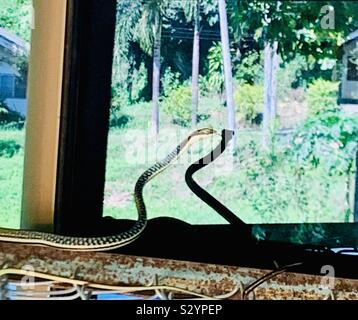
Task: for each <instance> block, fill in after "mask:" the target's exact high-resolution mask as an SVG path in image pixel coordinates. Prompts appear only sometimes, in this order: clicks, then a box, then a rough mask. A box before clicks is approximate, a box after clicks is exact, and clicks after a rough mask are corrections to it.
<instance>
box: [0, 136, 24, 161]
mask: <svg viewBox="0 0 358 320" xmlns="http://www.w3.org/2000/svg"><path fill="white" fill-rule="evenodd" d="M20 149H21V146H20V145H19V144H17V143H16V141H14V140H0V157H4V158H12V157H13V156H14V155H15V154H17V153H18V152H19V150H20Z"/></svg>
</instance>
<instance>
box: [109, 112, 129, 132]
mask: <svg viewBox="0 0 358 320" xmlns="http://www.w3.org/2000/svg"><path fill="white" fill-rule="evenodd" d="M132 120H133V117H132V116H129V115H126V114H123V113H122V112H121V111H120V110H118V109H114V108H112V109H111V113H110V119H109V127H110V128H112V129H113V128H119V129H123V128H125V127H127V126H128V124H129V123H130V122H131V121H132Z"/></svg>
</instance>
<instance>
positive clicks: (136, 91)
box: [131, 62, 148, 103]
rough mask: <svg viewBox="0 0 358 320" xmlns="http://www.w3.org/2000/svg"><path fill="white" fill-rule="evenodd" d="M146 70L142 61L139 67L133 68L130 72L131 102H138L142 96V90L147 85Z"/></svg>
mask: <svg viewBox="0 0 358 320" xmlns="http://www.w3.org/2000/svg"><path fill="white" fill-rule="evenodd" d="M147 74H148V71H147V69H146V67H145V64H144V62H142V63H141V64H140V66H139V69H134V71H133V73H132V76H131V78H132V86H131V103H133V102H139V101H140V100H141V97H142V93H143V90H144V89H145V87H146V86H147V83H148V77H147Z"/></svg>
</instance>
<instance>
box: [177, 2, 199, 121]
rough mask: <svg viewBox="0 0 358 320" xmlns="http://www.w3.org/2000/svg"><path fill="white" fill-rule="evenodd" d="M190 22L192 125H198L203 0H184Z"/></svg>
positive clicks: (185, 10) (184, 7)
mask: <svg viewBox="0 0 358 320" xmlns="http://www.w3.org/2000/svg"><path fill="white" fill-rule="evenodd" d="M182 6H183V9H184V13H185V16H186V18H187V21H188V22H194V35H193V60H192V120H191V123H192V127H193V128H196V127H197V125H198V109H199V71H200V23H201V21H200V7H201V0H194V1H187V0H182Z"/></svg>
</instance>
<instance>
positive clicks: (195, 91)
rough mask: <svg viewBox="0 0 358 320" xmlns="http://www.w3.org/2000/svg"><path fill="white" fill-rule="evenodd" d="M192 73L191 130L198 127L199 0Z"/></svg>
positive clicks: (198, 0) (198, 1)
mask: <svg viewBox="0 0 358 320" xmlns="http://www.w3.org/2000/svg"><path fill="white" fill-rule="evenodd" d="M194 20H195V21H194V24H195V26H194V41H193V70H192V71H193V72H192V120H191V124H192V127H193V128H196V127H197V125H198V109H199V68H200V0H197V6H196V12H195V19H194Z"/></svg>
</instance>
